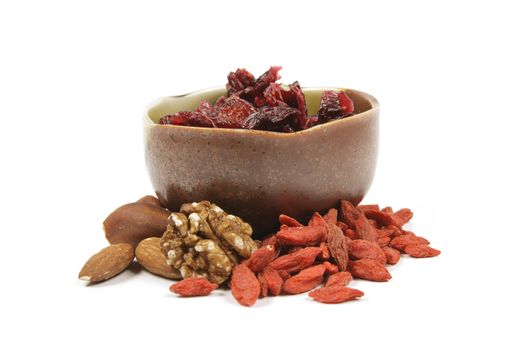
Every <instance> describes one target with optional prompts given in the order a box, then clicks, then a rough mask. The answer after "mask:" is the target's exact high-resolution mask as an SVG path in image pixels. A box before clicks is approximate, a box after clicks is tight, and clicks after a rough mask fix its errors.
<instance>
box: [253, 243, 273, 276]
mask: <svg viewBox="0 0 525 350" xmlns="http://www.w3.org/2000/svg"><path fill="white" fill-rule="evenodd" d="M275 255H276V254H275V247H274V246H273V245H264V246H261V247H260V248H259V249H257V250H255V251H254V252H253V253H252V255H251V256H250V258H249V259H248V267H249V268H250V270H252V271H253V272H255V273H257V272H260V271H262V270H263V269H264V268H265V267H266V265H268V264H269V263H270V262H271V261H272V260H273V259H275Z"/></svg>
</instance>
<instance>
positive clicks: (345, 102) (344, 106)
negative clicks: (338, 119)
mask: <svg viewBox="0 0 525 350" xmlns="http://www.w3.org/2000/svg"><path fill="white" fill-rule="evenodd" d="M337 97H338V98H339V105H340V106H341V112H342V115H343V116H347V115H350V114H352V113H354V101H352V99H351V98H350V96H348V94H347V93H346V91H339V93H338V94H337Z"/></svg>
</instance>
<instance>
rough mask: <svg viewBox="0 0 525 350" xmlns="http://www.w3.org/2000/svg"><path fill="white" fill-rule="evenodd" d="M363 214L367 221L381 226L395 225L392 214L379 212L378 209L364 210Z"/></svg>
mask: <svg viewBox="0 0 525 350" xmlns="http://www.w3.org/2000/svg"><path fill="white" fill-rule="evenodd" d="M363 213H364V214H365V216H366V217H367V218H368V219H372V220H375V221H377V222H378V223H379V224H380V225H381V226H388V225H395V224H396V223H397V220H395V218H394V217H393V215H392V214H388V213H385V212H383V211H381V210H379V207H378V208H377V209H365V210H363Z"/></svg>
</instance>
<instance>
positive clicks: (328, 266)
mask: <svg viewBox="0 0 525 350" xmlns="http://www.w3.org/2000/svg"><path fill="white" fill-rule="evenodd" d="M323 266H324V267H326V273H327V274H329V275H333V274H334V273H338V272H339V268H338V267H337V265H334V264H332V263H330V262H328V261H323Z"/></svg>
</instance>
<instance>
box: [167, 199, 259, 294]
mask: <svg viewBox="0 0 525 350" xmlns="http://www.w3.org/2000/svg"><path fill="white" fill-rule="evenodd" d="M180 211H181V212H180V213H173V214H171V216H170V223H169V225H168V227H167V229H166V231H165V232H164V234H163V236H162V238H161V250H162V252H163V253H164V255H165V256H166V258H167V259H168V263H169V264H170V265H172V266H173V267H174V268H175V269H177V270H178V271H180V273H181V275H182V277H183V278H188V277H195V276H203V277H206V278H207V279H208V280H210V281H211V282H214V283H218V284H220V283H222V282H224V281H225V280H227V279H228V278H229V277H230V275H231V272H232V269H233V267H234V266H235V265H237V264H238V263H239V262H240V261H241V260H242V259H245V258H248V257H250V255H251V254H252V252H253V251H254V250H256V249H257V244H256V243H255V242H254V241H253V239H252V238H251V237H250V236H251V234H252V228H251V226H250V225H249V224H248V223H246V222H244V221H243V220H242V219H241V218H239V217H237V216H234V215H230V214H228V213H226V212H224V210H222V209H221V208H219V207H218V206H217V205H215V204H212V203H210V202H208V201H202V202H199V203H186V204H183V205H182V206H181V209H180Z"/></svg>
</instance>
